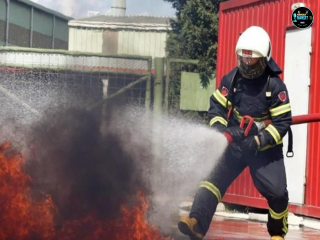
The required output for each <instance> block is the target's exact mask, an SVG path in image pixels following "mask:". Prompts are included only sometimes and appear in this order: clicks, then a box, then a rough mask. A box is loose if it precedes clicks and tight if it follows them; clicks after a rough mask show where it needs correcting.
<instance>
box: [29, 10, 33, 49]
mask: <svg viewBox="0 0 320 240" xmlns="http://www.w3.org/2000/svg"><path fill="white" fill-rule="evenodd" d="M32 41H33V7H31V19H30V47H31V48H32Z"/></svg>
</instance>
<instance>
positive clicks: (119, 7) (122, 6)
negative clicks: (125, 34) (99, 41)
mask: <svg viewBox="0 0 320 240" xmlns="http://www.w3.org/2000/svg"><path fill="white" fill-rule="evenodd" d="M111 14H112V15H115V16H124V15H126V0H112V4H111Z"/></svg>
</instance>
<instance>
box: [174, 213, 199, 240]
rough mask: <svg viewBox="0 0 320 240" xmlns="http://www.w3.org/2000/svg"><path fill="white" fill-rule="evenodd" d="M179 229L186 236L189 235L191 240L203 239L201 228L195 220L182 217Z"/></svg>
mask: <svg viewBox="0 0 320 240" xmlns="http://www.w3.org/2000/svg"><path fill="white" fill-rule="evenodd" d="M178 228H179V230H180V232H182V233H183V234H184V235H188V236H189V237H190V239H191V240H202V238H203V234H202V233H201V230H200V226H199V224H198V221H197V219H195V218H189V217H187V216H184V217H181V218H180V221H179V223H178Z"/></svg>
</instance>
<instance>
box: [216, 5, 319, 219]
mask: <svg viewBox="0 0 320 240" xmlns="http://www.w3.org/2000/svg"><path fill="white" fill-rule="evenodd" d="M297 3H303V4H304V6H305V7H307V8H309V9H310V10H311V11H312V13H313V16H314V21H313V23H312V25H311V27H310V28H309V30H310V31H305V32H302V30H301V29H298V28H296V27H295V26H294V25H293V23H292V20H291V15H292V12H293V10H292V5H293V4H297ZM319 12H320V1H318V0H300V1H297V0H231V1H227V2H224V3H221V4H220V12H219V17H220V19H219V39H218V44H219V45H218V59H217V85H219V84H220V81H221V78H222V76H223V75H224V74H226V73H228V72H229V71H230V70H231V69H232V68H234V67H235V66H236V55H235V46H236V43H237V40H238V37H239V35H240V34H241V33H242V32H243V31H244V30H245V29H246V28H248V27H250V26H252V25H256V26H261V27H263V28H264V29H265V30H266V31H267V32H268V33H269V35H270V38H271V42H272V57H273V58H274V59H275V61H276V62H277V63H278V65H279V66H280V67H281V69H282V70H284V73H283V74H281V75H280V77H281V78H282V79H284V81H285V83H286V84H287V81H286V76H288V77H287V79H288V81H289V80H290V86H291V88H292V87H293V91H292V92H293V93H292V95H291V94H290V90H289V88H288V90H289V95H290V99H291V100H295V101H297V100H296V99H298V100H299V98H300V97H301V96H300V95H299V91H300V89H299V81H301V86H302V82H303V81H304V82H305V80H303V81H302V80H301V79H300V78H299V77H297V78H295V77H293V78H292V77H291V78H289V76H292V74H293V73H294V70H292V71H291V70H290V68H289V67H290V66H289V65H288V64H289V62H290V56H295V55H294V54H295V52H296V54H300V53H302V54H304V56H306V57H308V56H309V59H310V62H309V63H301V61H300V62H298V61H297V64H298V65H297V66H294V65H293V64H291V65H292V66H291V67H292V68H295V67H302V68H303V69H304V70H305V69H307V70H308V72H307V73H304V75H305V77H306V78H308V79H310V80H306V81H307V83H304V84H305V87H306V90H305V92H307V93H306V94H307V95H306V96H307V99H306V107H305V111H306V113H310V114H312V113H320V98H319V94H320V92H318V91H320V44H319V41H320V16H319ZM309 32H310V49H309V50H308V52H306V51H305V50H301V49H302V47H301V48H300V46H299V45H298V47H296V48H293V47H294V44H295V42H294V41H293V40H294V37H296V39H297V41H303V39H304V37H303V36H304V35H303V34H308V33H309ZM301 34H302V35H301ZM301 36H302V37H301ZM286 49H287V52H286ZM290 49H293V50H292V51H290V52H288V51H289V50H290ZM299 51H300V52H299ZM303 51H305V52H303ZM290 54H291V55H290ZM286 56H287V57H286ZM286 61H287V62H288V63H287V65H286ZM299 64H300V65H299ZM286 69H288V70H287V71H286ZM290 71H291V72H290ZM293 76H294V75H293ZM308 81H309V82H308ZM287 87H288V85H287ZM301 91H302V90H301ZM293 115H296V114H294V112H293ZM298 115H299V114H298ZM293 127H295V126H293ZM305 129H306V130H305V132H306V133H305V135H306V138H305V141H303V139H300V138H299V136H295V135H294V137H293V141H294V151H295V150H298V151H299V148H300V147H301V146H300V144H302V143H304V142H305V145H306V147H305V149H306V150H305V157H302V158H301V157H300V158H299V161H300V162H301V161H302V164H303V165H304V167H303V168H300V170H299V169H297V170H298V171H300V172H299V174H296V176H293V177H296V178H297V179H298V178H300V179H301V178H303V182H302V183H301V181H300V183H299V184H297V189H295V187H296V186H295V182H294V181H295V179H293V178H292V177H291V179H293V180H290V179H289V178H288V186H289V185H290V186H292V187H293V189H294V190H291V191H290V189H289V197H290V196H294V195H295V196H294V197H293V199H290V200H289V201H290V211H291V212H293V213H297V214H302V215H306V216H312V217H318V218H320V141H319V136H320V134H319V133H320V132H319V131H320V123H312V124H308V125H306V127H305ZM285 151H286V144H284V153H285ZM302 156H303V155H302ZM288 161H289V160H287V159H286V167H287V166H288V165H289V164H292V165H290V166H289V169H288V168H287V175H290V174H291V175H294V174H295V172H294V171H292V172H290V171H291V170H290V168H291V166H292V168H294V167H296V168H299V166H295V164H297V163H296V162H295V160H294V158H293V159H292V160H290V162H288ZM303 162H304V163H303ZM301 169H302V170H301ZM301 171H302V173H301ZM303 175H304V176H303ZM290 181H291V182H290ZM290 198H291V197H290ZM295 198H296V199H298V200H295ZM299 198H301V199H300V200H299ZM223 201H224V202H228V203H235V204H239V205H246V206H252V207H259V208H267V207H268V205H267V202H266V201H265V200H264V198H263V197H262V196H261V195H260V194H259V193H258V192H257V190H256V189H255V187H254V185H253V182H252V180H251V177H250V175H249V171H248V169H246V170H245V171H244V172H243V173H242V174H241V175H240V176H239V177H238V178H237V179H236V180H235V182H234V183H233V184H232V185H231V186H230V188H229V189H228V191H227V193H226V195H225V196H224V198H223Z"/></svg>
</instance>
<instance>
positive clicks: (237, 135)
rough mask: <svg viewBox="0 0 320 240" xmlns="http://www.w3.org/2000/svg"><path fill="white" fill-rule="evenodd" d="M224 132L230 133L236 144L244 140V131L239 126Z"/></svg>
mask: <svg viewBox="0 0 320 240" xmlns="http://www.w3.org/2000/svg"><path fill="white" fill-rule="evenodd" d="M224 132H226V133H229V134H230V135H231V137H232V140H233V141H234V142H238V141H240V140H242V139H243V138H244V130H243V129H242V128H240V127H238V126H232V127H228V128H227V129H226V130H225V131H224Z"/></svg>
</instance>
